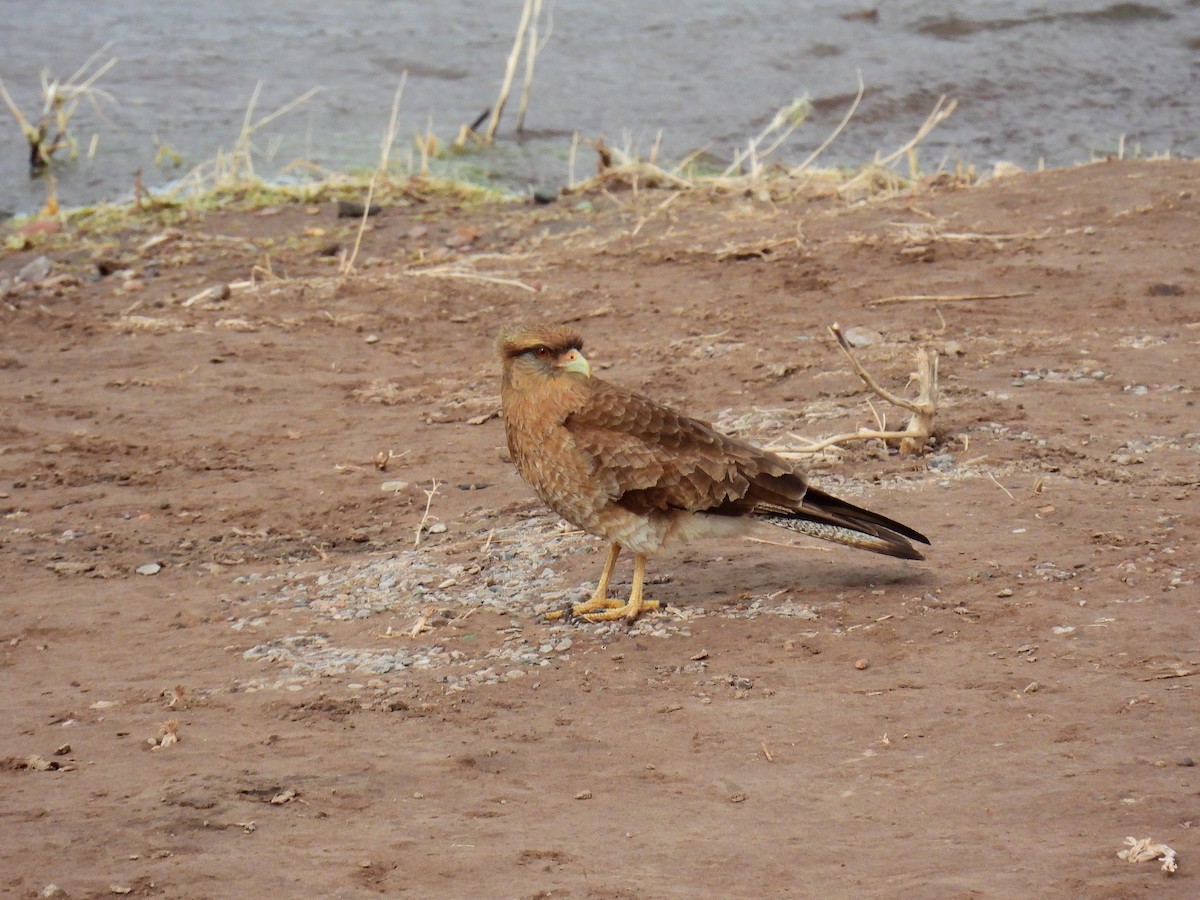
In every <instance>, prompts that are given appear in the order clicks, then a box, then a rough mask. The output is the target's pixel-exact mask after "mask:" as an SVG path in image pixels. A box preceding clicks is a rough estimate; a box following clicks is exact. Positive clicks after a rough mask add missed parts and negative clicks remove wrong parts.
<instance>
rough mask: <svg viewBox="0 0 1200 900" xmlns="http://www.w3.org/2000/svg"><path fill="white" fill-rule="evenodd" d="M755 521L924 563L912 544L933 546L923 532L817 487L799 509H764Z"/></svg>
mask: <svg viewBox="0 0 1200 900" xmlns="http://www.w3.org/2000/svg"><path fill="white" fill-rule="evenodd" d="M755 518H758V519H761V520H762V521H764V522H769V523H770V524H772V525H777V526H779V527H780V528H786V529H788V530H789V531H796V532H799V533H800V534H807V535H809V536H810V537H815V538H820V539H821V540H823V541H832V542H833V543H835V544H845V545H846V546H848V547H857V548H859V549H860V550H870V551H871V552H872V553H882V554H884V555H885V556H896V557H899V558H900V559H924V558H925V557H924V555H922V553H921V552H920V551H919V550H917V548H916V547H914V546H913V545H912V541H919V542H920V543H922V544H928V543H929V538H927V537H925V535H923V534H921V532H919V531H917V530H915V529H913V528H909V527H908V526H907V525H904V524H903V523H901V522H897V521H896V520H895V519H889V518H888V517H887V516H883V515H880V514H879V513H875V512H871V511H870V510H869V509H863V508H862V507H859V506H855V505H854V504H852V503H847V502H846V501H845V500H839V499H838V498H837V497H833V496H831V495H829V494H826V493H825V492H824V491H820V490H817V489H816V488H813V487H810V488H809V489H808V491H807V492H806V494H805V495H804V500H803V502H802V503H801V504H800V508H799V509H797V510H795V511H791V510H781V509H779V508H777V507H775V508H766V509H763V508H761V507H760V509H759V511H757V512H756V513H755Z"/></svg>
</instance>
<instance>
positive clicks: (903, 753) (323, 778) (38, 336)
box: [0, 161, 1200, 898]
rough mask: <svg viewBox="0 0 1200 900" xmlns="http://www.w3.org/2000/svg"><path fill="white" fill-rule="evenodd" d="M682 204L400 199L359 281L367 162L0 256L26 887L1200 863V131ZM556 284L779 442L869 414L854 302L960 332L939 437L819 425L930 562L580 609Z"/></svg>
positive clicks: (970, 892) (582, 546)
mask: <svg viewBox="0 0 1200 900" xmlns="http://www.w3.org/2000/svg"><path fill="white" fill-rule="evenodd" d="M668 196H669V195H668V194H665V193H656V192H649V193H646V192H643V193H642V194H640V195H638V196H634V195H633V194H632V193H631V192H628V191H626V192H618V193H614V194H612V195H609V196H604V195H599V196H595V197H592V198H589V203H590V206H587V205H585V206H583V207H580V206H577V205H576V204H577V202H578V198H575V199H571V200H567V201H564V202H562V203H560V204H558V205H554V206H550V207H517V208H506V209H503V210H499V211H496V210H491V211H489V210H479V209H467V208H457V207H455V206H454V205H453V204H449V203H446V202H436V201H431V202H429V203H426V204H421V205H414V206H411V207H406V208H393V209H388V210H385V211H384V212H383V213H382V214H381V215H380V216H378V217H376V218H374V219H372V227H371V229H370V231H369V232H368V233H367V234H366V236H365V240H364V244H363V248H362V250H361V251H360V254H359V257H358V259H359V261H360V265H359V272H358V274H357V275H355V276H353V277H350V278H339V277H338V275H337V259H336V254H337V252H338V251H339V249H344V248H347V247H348V246H349V245H350V243H351V242H352V235H353V227H354V224H355V223H354V222H353V221H351V220H345V219H342V220H339V219H337V218H336V217H335V211H334V209H333V208H332V207H331V206H330V207H324V206H323V207H319V208H310V209H302V208H295V209H283V210H267V211H264V212H260V213H254V214H214V215H211V216H209V217H207V218H205V219H202V220H197V221H194V222H190V223H188V224H185V225H182V226H179V227H178V228H177V229H173V230H166V231H164V230H163V229H162V227H161V226H145V227H143V228H140V229H131V230H130V231H129V232H128V233H123V234H120V235H117V236H114V237H113V238H111V239H106V240H97V239H82V238H78V239H74V240H72V239H71V238H70V236H64V235H58V236H55V237H53V238H51V239H50V240H49V242H46V241H45V239H41V238H39V239H37V241H36V242H35V243H37V244H38V245H37V246H34V247H31V248H29V249H26V250H22V251H19V252H18V251H6V252H4V253H3V255H0V273H3V274H0V289H3V290H4V292H5V293H4V300H3V303H2V304H0V409H2V410H3V412H2V415H0V514H2V515H3V520H2V523H0V524H2V525H3V529H2V531H0V578H2V579H3V584H4V586H5V590H4V592H3V594H2V595H0V610H2V616H3V618H2V619H0V647H2V649H3V655H2V656H0V723H2V724H0V823H2V824H0V829H2V832H3V835H4V840H3V842H2V844H3V850H0V892H3V893H4V894H6V895H7V896H14V897H33V896H37V895H39V893H40V892H42V891H44V890H46V889H47V888H48V886H49V885H52V884H53V885H57V886H58V889H59V891H60V893H59V894H58V895H59V896H70V897H106V896H112V895H113V893H114V892H116V893H118V894H122V893H131V894H132V895H134V896H163V897H189V898H201V897H205V898H207V897H247V896H262V897H317V896H325V897H361V896H371V895H375V894H381V893H388V894H400V893H407V895H409V896H414V897H514V898H532V897H596V898H601V897H639V898H641V897H647V898H657V897H699V896H723V897H767V896H848V897H850V896H852V897H898V896H921V897H1001V896H1003V897H1032V896H1057V897H1065V896H1075V897H1085V896H1086V897H1113V898H1115V897H1180V898H1182V897H1195V896H1198V895H1200V881H1198V880H1197V877H1196V874H1195V872H1196V867H1197V866H1200V840H1198V836H1200V828H1197V827H1196V826H1197V825H1200V778H1198V776H1197V774H1196V773H1197V769H1196V768H1195V767H1194V765H1193V761H1194V760H1196V759H1200V703H1198V702H1197V694H1196V691H1197V688H1198V687H1200V620H1198V618H1197V609H1198V606H1197V598H1198V596H1200V588H1197V585H1196V581H1197V569H1198V562H1197V555H1196V550H1195V546H1196V542H1197V538H1198V536H1200V504H1198V503H1197V498H1196V493H1197V486H1198V484H1200V414H1198V412H1197V409H1196V395H1195V391H1196V387H1197V383H1198V381H1200V307H1198V306H1197V296H1198V292H1200V273H1198V269H1197V266H1198V262H1197V260H1198V259H1200V256H1197V251H1196V248H1197V246H1200V165H1197V164H1195V163H1189V162H1180V161H1176V162H1156V163H1101V164H1096V165H1092V166H1087V167H1082V168H1076V169H1071V170H1065V171H1053V172H1046V173H1039V174H1032V173H1031V174H1018V175H1013V176H1010V177H1007V178H1004V179H999V180H995V181H992V182H990V183H988V184H985V185H983V186H980V187H975V188H970V189H964V188H960V187H957V186H955V185H953V184H938V183H936V182H935V183H930V184H928V185H926V186H924V187H922V188H921V189H920V190H918V191H917V192H915V193H913V194H911V195H909V196H905V197H902V198H898V199H886V200H874V201H870V202H866V203H859V204H847V203H846V202H844V201H843V200H839V199H837V198H834V197H819V196H817V197H813V196H806V197H803V198H797V199H794V200H790V201H787V202H777V203H775V204H772V203H769V202H764V201H762V200H756V199H754V198H736V199H730V198H726V199H723V200H720V201H713V200H711V199H709V198H701V197H688V196H680V197H679V198H677V199H676V200H674V201H672V202H671V203H670V204H666V203H664V201H665V200H666V199H667V198H668ZM42 254H44V255H46V256H47V257H48V259H49V260H50V261H51V262H52V267H51V268H50V269H49V271H45V272H38V271H36V270H37V269H38V268H43V267H41V266H39V265H34V266H32V267H31V268H27V269H26V274H27V275H29V278H30V281H32V283H25V282H24V281H20V280H15V276H16V274H17V273H18V272H19V271H20V270H22V269H23V268H26V267H29V266H30V264H31V263H33V262H34V261H35V260H36V258H37V257H38V256H39V255H42ZM430 266H441V267H442V269H441V270H440V271H441V273H442V274H441V275H436V274H429V273H428V272H426V273H425V274H418V273H417V272H416V271H415V270H416V269H420V268H424V269H428V268H429V267H430ZM435 271H436V270H435ZM102 273H103V274H102ZM452 273H458V274H457V275H455V274H452ZM472 273H473V274H474V275H477V276H486V279H491V280H485V279H484V278H479V277H462V276H463V275H465V274H472ZM35 276H44V277H40V278H39V277H35ZM272 276H273V277H274V278H272ZM252 278H253V279H254V280H255V281H256V282H257V286H255V287H247V286H245V285H240V284H238V282H245V281H248V280H251V279H252ZM230 283H234V287H233V289H232V291H224V290H216V291H213V292H211V293H209V294H207V295H204V296H200V297H198V298H197V295H198V294H200V293H201V292H203V291H205V290H206V289H207V288H210V287H213V286H220V285H227V284H230ZM527 288H532V289H533V290H529V289H527ZM913 294H922V295H964V294H971V295H980V294H985V295H996V294H1011V295H1013V296H1010V297H1007V298H993V299H976V300H965V301H964V300H945V301H940V302H929V301H924V302H898V303H890V304H883V305H874V306H871V305H868V304H869V303H870V302H871V301H873V300H878V299H880V298H885V297H890V296H895V295H913ZM189 301H190V302H189ZM515 318H524V319H549V320H555V321H573V322H576V323H577V324H578V327H579V328H580V330H581V331H583V333H584V334H585V337H586V340H587V344H588V350H589V357H590V358H591V359H592V361H593V364H594V365H599V366H600V367H601V369H602V371H603V374H604V375H605V376H606V377H609V378H611V379H613V380H617V381H620V382H622V383H625V384H627V385H630V386H632V387H635V388H638V389H641V390H644V391H646V392H648V393H651V394H652V395H654V396H656V397H658V398H660V399H662V400H664V401H668V402H671V403H673V404H676V405H679V406H682V407H684V408H686V409H687V410H689V411H691V412H692V413H694V414H696V415H700V416H703V417H709V418H712V419H715V420H717V421H719V422H721V423H722V424H723V425H724V426H725V427H727V428H737V429H738V430H739V431H740V433H742V434H744V435H746V436H748V437H751V438H753V439H755V440H759V441H762V442H766V443H771V444H783V443H787V442H789V441H792V440H793V439H792V438H789V437H788V435H789V433H797V434H803V435H805V436H808V437H820V436H824V435H831V434H835V433H838V432H841V431H847V430H853V429H855V428H858V427H860V426H867V425H872V424H873V422H874V420H873V417H872V415H871V411H870V409H869V408H868V406H867V402H866V400H867V395H866V393H865V392H864V390H863V389H862V385H861V384H860V383H859V382H858V380H857V379H856V377H855V376H854V374H853V373H852V372H851V371H850V369H849V367H848V365H847V362H846V359H845V358H844V357H843V356H842V355H841V353H840V352H839V351H838V349H837V347H836V345H835V344H834V342H833V341H832V340H831V339H830V338H829V336H828V334H827V333H826V327H827V326H828V325H829V324H830V323H832V322H835V321H837V322H840V323H841V324H842V326H843V327H844V328H850V327H852V326H859V327H863V328H867V329H872V330H874V331H877V332H879V335H880V339H879V340H878V341H877V342H876V343H873V344H871V345H869V346H864V347H863V348H861V349H860V350H859V351H858V352H859V356H860V358H861V359H862V360H863V362H864V363H865V364H866V365H867V366H868V367H869V368H870V369H871V370H872V371H873V372H874V373H875V374H876V375H877V376H878V377H879V378H880V379H881V380H884V381H886V382H887V383H888V384H889V385H891V386H893V387H894V388H897V389H900V388H902V387H903V386H904V384H905V381H906V379H907V376H908V373H909V372H910V371H911V370H912V368H913V362H914V354H915V350H916V348H917V347H919V346H927V347H931V348H933V349H936V350H938V351H939V353H940V354H941V387H942V389H943V392H944V394H943V404H942V408H941V409H940V410H939V413H938V418H937V424H938V426H939V429H940V433H939V437H938V442H937V445H936V446H935V447H933V448H932V449H931V450H930V452H929V453H928V454H927V455H925V456H924V457H922V458H918V459H912V458H902V457H900V456H897V455H895V454H888V453H886V452H882V451H881V449H880V447H879V446H859V447H858V448H855V449H851V450H850V451H849V452H846V453H844V454H842V455H840V456H838V457H833V458H826V459H822V460H819V461H814V462H813V464H812V465H811V471H812V472H813V476H814V479H815V481H816V482H817V483H819V484H821V485H822V486H823V487H826V488H827V489H830V490H833V491H834V492H835V493H841V494H843V495H845V496H848V497H851V498H853V499H855V500H856V501H857V502H863V503H866V504H867V505H870V506H872V507H874V508H876V509H879V510H881V511H884V512H886V513H888V514H890V515H893V516H895V517H897V518H899V519H901V520H902V521H905V522H907V523H910V524H912V525H914V526H916V527H918V528H920V529H921V530H923V531H925V532H926V533H927V534H928V535H929V536H930V537H931V539H932V541H933V544H934V547H933V551H932V553H931V555H930V560H929V561H928V562H927V563H915V564H913V563H903V562H899V561H895V560H889V559H885V558H882V557H874V556H870V555H868V554H863V553H856V552H854V551H849V550H844V549H842V548H827V547H818V546H815V545H813V544H811V543H808V544H805V543H802V542H800V541H799V540H797V541H796V542H794V543H795V546H776V545H772V544H763V543H751V542H738V543H733V544H730V543H713V544H704V545H700V546H696V547H694V548H693V549H691V550H690V551H689V552H688V553H686V554H683V555H680V556H678V557H672V558H666V559H662V560H659V561H657V562H654V563H652V565H651V575H652V576H653V579H652V580H653V581H654V584H652V585H651V592H652V593H651V596H654V597H657V598H658V599H660V600H665V601H667V602H668V603H669V604H671V605H672V607H673V608H674V610H675V611H673V612H668V613H664V614H661V615H658V616H652V617H648V618H647V619H645V620H643V621H642V622H640V623H639V624H638V625H637V626H636V627H635V628H633V629H629V628H626V627H623V626H603V625H590V624H586V623H571V624H565V625H564V624H552V623H547V622H545V621H543V620H542V618H541V616H540V615H539V612H540V611H543V610H545V609H547V608H549V607H550V606H554V605H560V604H561V603H562V602H564V600H567V599H570V598H571V597H578V596H581V595H582V594H584V593H585V592H586V591H587V590H588V588H589V581H590V580H591V579H594V578H595V577H596V575H597V574H598V571H599V568H600V565H601V563H602V561H603V546H602V544H601V542H600V541H599V540H596V539H593V538H590V537H588V536H585V535H580V534H575V533H571V532H570V531H569V530H568V529H566V528H564V527H562V526H561V525H559V523H557V522H556V521H555V519H554V517H553V516H551V515H550V514H548V513H547V512H546V511H545V510H544V509H543V508H541V507H540V506H539V504H538V503H537V502H536V501H535V500H534V499H533V498H532V496H531V494H530V492H529V490H528V489H527V488H526V487H525V485H524V484H523V483H522V482H521V481H520V480H519V478H518V477H517V475H516V474H515V472H514V471H513V469H512V467H511V465H510V463H509V461H508V460H507V458H506V451H505V449H504V438H503V429H502V424H501V422H500V421H499V420H498V419H497V418H496V417H495V415H494V414H495V412H496V411H497V405H498V401H497V390H498V385H497V367H496V363H495V361H494V360H493V357H492V349H491V342H492V336H493V335H494V333H495V332H496V331H497V329H498V328H499V327H500V326H501V324H503V323H505V322H508V321H510V320H513V319H515ZM876 405H877V406H878V404H876ZM889 421H891V422H897V421H898V414H897V413H896V412H895V411H891V412H890V416H889ZM389 453H390V454H392V457H391V458H390V459H388V455H389ZM382 460H386V463H384V465H385V469H384V470H381V469H380V468H379V464H378V462H377V461H382ZM385 482H400V483H401V484H388V485H387V489H383V486H384V483H385ZM435 482H436V490H434V484H435ZM427 492H428V493H427ZM430 495H432V496H430ZM423 518H424V528H423V529H422V530H421V532H420V537H419V540H418V527H419V524H420V523H421V522H422V519H423ZM780 534H781V537H780V538H779V541H780V542H781V543H782V544H792V543H793V542H792V541H791V540H790V538H789V536H788V535H787V533H786V532H780ZM139 569H141V572H144V573H153V574H140V573H139ZM620 572H621V576H622V578H623V579H624V581H623V584H627V583H628V578H629V569H628V563H625V566H623V567H622V568H621V570H620ZM420 623H423V627H422V628H420V629H419V630H418V629H416V628H415V626H416V625H418V624H420ZM856 663H857V664H858V665H856ZM864 665H865V667H862V666H864ZM172 720H173V721H174V723H175V725H173V726H168V725H167V723H168V721H172ZM172 729H174V731H172ZM165 731H166V732H171V733H173V734H177V736H178V739H179V740H178V742H177V743H172V742H171V739H170V738H168V739H167V740H166V741H165V742H162V743H164V746H161V747H158V748H152V746H151V744H152V743H158V742H160V741H161V738H162V735H163V734H164V732H165ZM31 756H36V757H40V758H41V760H42V761H41V762H39V761H38V760H33V762H32V765H31V764H30V761H29V757H31ZM1126 836H1136V837H1139V838H1140V837H1151V838H1153V839H1154V840H1155V841H1161V842H1164V843H1166V844H1169V845H1170V846H1172V847H1174V848H1175V849H1176V850H1177V851H1178V853H1179V861H1180V868H1179V872H1178V873H1177V874H1175V875H1174V876H1170V875H1167V874H1165V873H1163V872H1162V871H1160V867H1159V865H1158V864H1157V863H1155V862H1143V863H1139V864H1136V865H1133V864H1129V863H1127V862H1124V861H1122V860H1120V859H1118V858H1117V851H1118V850H1120V849H1121V848H1122V847H1123V845H1124V839H1125V837H1126Z"/></svg>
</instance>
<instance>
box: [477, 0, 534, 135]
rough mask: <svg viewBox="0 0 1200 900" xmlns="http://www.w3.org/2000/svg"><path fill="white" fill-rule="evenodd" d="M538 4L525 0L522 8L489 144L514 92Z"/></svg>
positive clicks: (490, 122)
mask: <svg viewBox="0 0 1200 900" xmlns="http://www.w3.org/2000/svg"><path fill="white" fill-rule="evenodd" d="M537 2H538V0H525V3H524V4H523V5H522V6H521V19H520V21H519V22H518V23H517V36H516V38H515V39H514V40H513V46H512V50H510V51H509V54H508V63H507V64H506V65H505V67H504V81H503V82H501V84H500V96H499V97H497V98H496V105H495V107H493V109H492V116H491V119H490V120H489V121H488V127H487V131H486V132H484V135H483V138H484V140H485V141H487V142H488V143H491V141H492V138H494V137H495V136H496V129H497V128H498V127H499V126H500V116H501V114H502V113H503V112H504V105H505V104H506V103H507V102H508V92H509V91H510V90H512V83H513V77H514V76H515V75H516V73H517V60H518V59H520V57H521V47H522V46H523V45H524V43H525V38H526V35H527V33H528V32H529V20H530V17H531V16H532V15H533V7H534V4H535V3H537ZM539 6H540V3H539ZM535 52H536V51H535Z"/></svg>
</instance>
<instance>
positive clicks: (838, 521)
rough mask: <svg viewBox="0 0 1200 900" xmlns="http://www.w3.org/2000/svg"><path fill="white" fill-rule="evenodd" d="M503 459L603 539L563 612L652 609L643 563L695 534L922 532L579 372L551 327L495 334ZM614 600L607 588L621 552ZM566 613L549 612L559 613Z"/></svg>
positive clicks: (904, 542) (613, 615)
mask: <svg viewBox="0 0 1200 900" xmlns="http://www.w3.org/2000/svg"><path fill="white" fill-rule="evenodd" d="M495 346H496V353H497V355H498V356H499V359H500V365H501V369H502V377H501V385H500V401H501V411H502V415H503V418H504V430H505V437H506V439H507V443H508V451H509V455H510V456H511V458H512V461H513V463H514V464H515V466H516V468H517V471H518V472H519V473H520V475H521V477H522V478H524V480H525V481H526V482H527V483H528V484H529V485H530V487H532V488H533V490H534V493H536V494H537V495H538V497H539V498H541V500H542V501H543V502H544V503H545V504H546V505H547V506H548V507H550V509H552V510H553V511H554V512H555V513H557V514H558V515H559V516H561V517H562V518H563V519H565V520H566V521H567V522H569V523H571V524H572V525H574V526H575V527H576V528H579V529H582V530H583V531H585V532H587V533H589V534H592V535H596V536H598V537H601V538H604V539H605V540H607V541H608V542H609V551H608V558H607V560H606V561H605V564H604V569H603V570H602V571H601V573H600V579H599V581H598V582H597V585H596V590H595V592H594V593H593V594H592V596H591V598H590V599H588V600H586V601H582V602H579V603H575V604H573V605H572V606H571V607H570V609H569V615H570V616H572V617H578V618H581V619H584V620H586V621H591V622H601V621H612V620H617V619H622V618H623V619H625V620H627V621H628V622H631V623H632V622H633V621H634V620H635V619H637V618H638V616H640V615H641V614H643V613H645V612H650V611H653V610H657V609H659V608H660V605H659V602H658V601H656V600H648V599H646V598H645V597H644V596H643V590H644V583H645V577H646V560H647V557H650V556H658V555H660V554H663V553H668V552H671V551H673V550H675V549H677V548H679V547H681V546H683V545H685V544H687V543H689V542H690V541H693V540H696V539H698V538H702V537H712V536H722V537H733V536H742V535H746V534H749V533H752V531H753V530H754V529H756V528H757V527H758V526H761V525H764V524H765V525H775V526H778V527H781V528H786V529H790V530H791V531H795V532H798V533H800V534H804V535H809V536H811V537H815V538H820V539H822V540H825V541H832V542H833V543H836V544H844V545H846V546H849V547H857V548H860V549H863V550H870V551H872V552H874V553H881V554H884V555H887V556H894V557H899V558H901V559H914V560H919V559H924V556H923V555H922V553H921V552H920V551H919V550H918V549H917V548H916V547H914V546H913V543H914V542H917V543H921V544H927V545H928V544H929V543H930V541H929V539H928V538H927V537H925V535H923V534H921V533H920V532H919V531H916V530H915V529H913V528H910V527H908V526H907V525H903V524H901V523H900V522H897V521H895V520H894V519H890V518H888V517H887V516H884V515H880V514H879V513H876V512H872V511H870V510H867V509H863V508H861V507H858V506H855V505H853V504H851V503H848V502H846V501H845V500H841V499H838V498H837V497H834V496H832V495H831V494H828V493H826V492H824V491H822V490H820V489H819V488H816V487H813V486H812V485H810V484H809V482H808V479H807V478H806V477H805V474H804V472H803V471H802V470H801V469H800V468H799V467H798V466H797V464H796V463H795V462H793V461H790V460H788V459H785V458H784V457H782V456H780V455H779V454H777V453H773V452H771V451H770V450H766V449H764V448H762V447H758V446H755V445H754V444H752V443H750V442H749V441H745V440H741V439H739V438H736V437H732V436H730V435H727V434H723V433H721V432H720V431H718V430H717V429H715V428H714V427H713V426H712V425H710V424H709V423H708V422H704V421H702V420H700V419H697V418H692V417H691V416H688V415H685V414H684V413H682V412H679V411H677V410H675V409H672V408H671V407H669V406H665V405H663V404H661V403H658V402H656V401H654V400H652V399H650V398H649V397H646V396H644V395H642V394H640V393H637V392H634V391H631V390H627V389H626V388H624V387H621V386H619V385H617V384H614V383H612V382H609V381H606V380H604V379H602V378H600V377H598V376H596V375H594V374H592V369H591V365H590V364H589V362H588V360H587V357H585V356H584V355H583V339H582V337H581V336H580V335H579V333H578V332H576V331H575V330H574V329H572V328H570V327H568V326H562V325H555V324H530V325H510V326H507V327H505V328H503V329H501V331H500V332H499V334H498V335H497V336H496V341H495ZM622 550H625V551H629V552H632V553H633V555H634V566H633V584H632V587H631V590H630V594H629V597H628V599H626V600H622V599H620V598H614V597H609V596H608V594H609V583H610V580H611V578H612V574H613V569H614V567H615V566H616V563H617V558H618V557H619V556H620V554H621V551H622ZM567 612H568V611H565V610H564V611H556V612H554V613H551V614H550V616H549V617H550V618H561V617H562V616H563V615H564V614H565V613H567Z"/></svg>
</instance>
